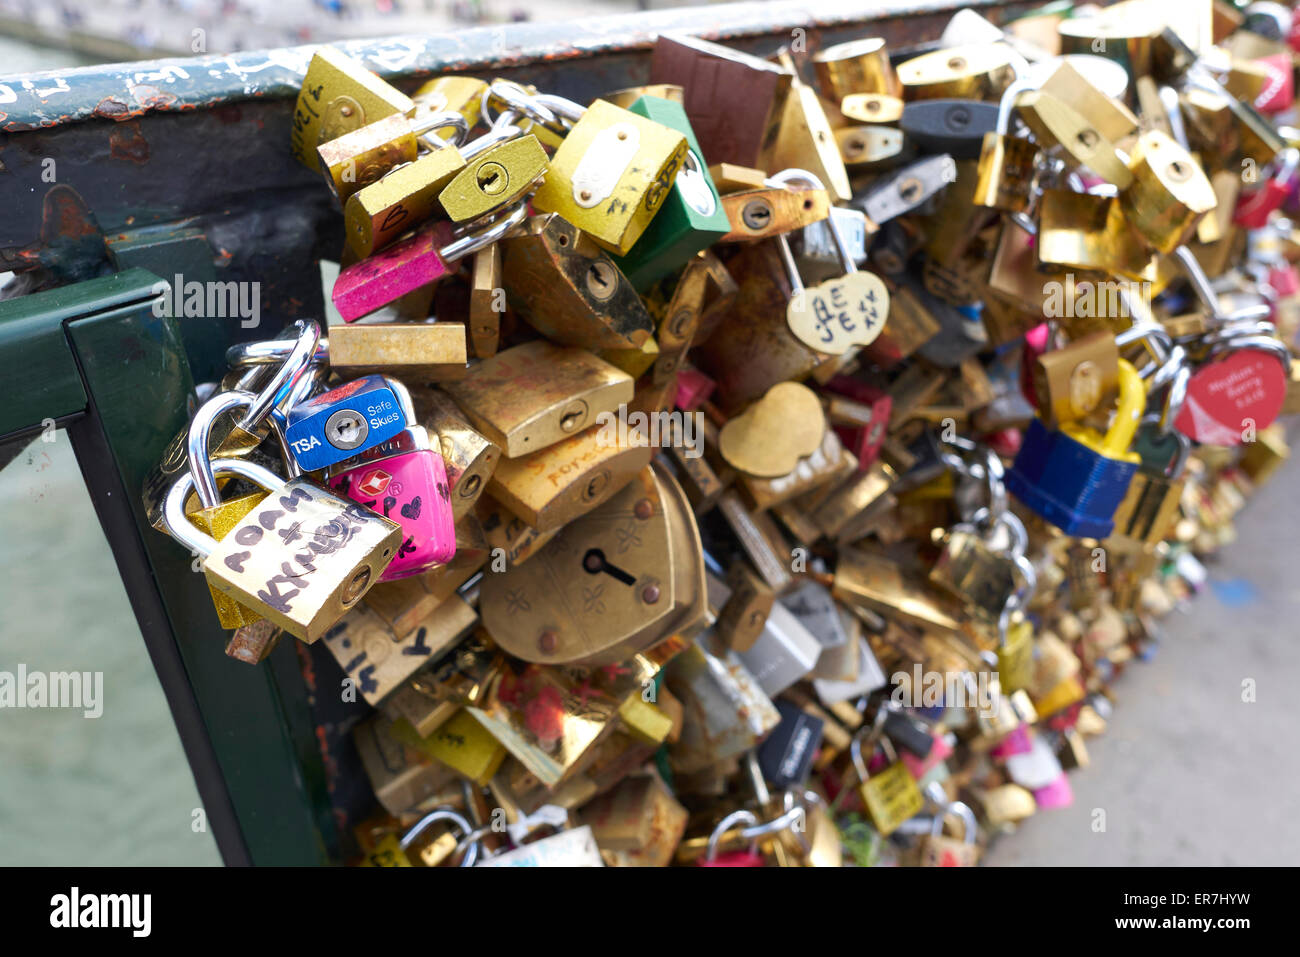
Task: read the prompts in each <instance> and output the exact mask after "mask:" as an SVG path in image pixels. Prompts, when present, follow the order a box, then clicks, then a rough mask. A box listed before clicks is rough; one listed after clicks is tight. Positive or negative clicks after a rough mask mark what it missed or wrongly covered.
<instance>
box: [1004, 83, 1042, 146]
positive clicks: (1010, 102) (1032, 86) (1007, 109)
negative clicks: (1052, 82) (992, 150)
mask: <svg viewBox="0 0 1300 957" xmlns="http://www.w3.org/2000/svg"><path fill="white" fill-rule="evenodd" d="M1041 85H1042V84H1040V83H1038V82H1036V81H1034V80H1032V79H1030V78H1029V77H1024V76H1022V77H1017V78H1016V79H1015V80H1013V81H1012V82H1011V84H1010V85H1009V86H1008V87H1007V88H1006V89H1005V90H1003V91H1002V98H1001V99H1000V100H999V101H998V124H997V126H996V127H995V129H996V130H997V134H998V136H1006V135H1007V134H1008V133H1009V132H1010V130H1011V113H1012V111H1013V110H1015V108H1016V100H1017V99H1018V98H1019V97H1020V94H1021V93H1028V92H1029V91H1030V90H1036V89H1038V87H1039V86H1041Z"/></svg>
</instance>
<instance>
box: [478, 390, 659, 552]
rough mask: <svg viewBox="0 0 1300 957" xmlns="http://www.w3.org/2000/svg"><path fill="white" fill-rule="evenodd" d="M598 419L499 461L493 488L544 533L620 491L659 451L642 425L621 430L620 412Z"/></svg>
mask: <svg viewBox="0 0 1300 957" xmlns="http://www.w3.org/2000/svg"><path fill="white" fill-rule="evenodd" d="M598 418H600V419H601V420H602V421H601V424H599V425H595V426H592V427H591V428H589V429H587V430H586V431H585V432H582V433H580V434H578V435H574V436H571V437H569V438H567V439H564V440H562V441H560V442H557V443H556V444H555V445H552V446H549V447H547V448H545V449H541V450H540V451H537V452H533V453H531V454H530V455H525V456H522V457H521V458H516V459H506V460H504V461H503V462H501V463H499V464H498V466H497V468H496V471H495V472H494V473H493V475H492V479H491V481H490V482H489V483H488V492H489V493H490V494H491V495H492V497H493V498H495V499H496V500H497V501H499V502H500V503H501V504H503V505H505V506H506V507H507V508H508V509H510V511H511V512H513V513H514V514H515V515H517V516H519V517H520V518H521V519H523V520H524V521H525V522H527V523H528V524H529V525H531V526H532V527H533V528H535V529H537V530H538V531H539V532H549V531H553V530H556V529H559V528H560V527H561V526H563V525H566V524H568V523H569V522H571V521H573V520H574V519H576V518H578V517H580V516H582V515H585V514H586V513H587V512H589V511H591V510H592V509H593V508H596V507H597V506H598V505H600V504H601V503H602V502H604V501H605V500H606V499H608V498H609V497H610V496H612V495H615V494H617V493H618V492H619V491H620V490H621V489H622V488H623V486H625V485H627V483H628V482H630V481H632V479H633V478H634V477H635V476H636V475H638V474H639V473H640V472H641V470H642V469H644V468H645V467H646V466H647V465H649V464H650V456H651V455H652V454H653V452H654V450H653V449H652V448H651V447H650V444H649V443H648V442H647V441H646V437H645V436H644V435H643V434H641V432H640V431H638V430H637V429H635V428H627V427H624V428H622V429H620V428H619V426H618V422H617V420H616V418H615V416H613V415H611V414H609V413H604V414H602V415H601V416H599V417H598ZM629 423H630V417H629Z"/></svg>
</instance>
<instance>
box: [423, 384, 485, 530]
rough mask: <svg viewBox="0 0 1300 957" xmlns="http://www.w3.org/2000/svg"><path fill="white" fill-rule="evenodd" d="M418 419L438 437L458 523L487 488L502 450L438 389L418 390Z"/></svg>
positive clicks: (452, 508) (431, 435) (431, 434)
mask: <svg viewBox="0 0 1300 957" xmlns="http://www.w3.org/2000/svg"><path fill="white" fill-rule="evenodd" d="M412 401H413V403H414V404H415V412H416V417H417V419H418V421H419V422H420V424H421V425H423V426H424V428H425V429H426V430H427V431H428V432H429V434H430V437H433V436H437V439H438V442H439V445H440V446H441V448H442V458H443V463H444V466H445V468H446V472H447V484H448V485H449V486H450V488H451V510H452V515H453V516H454V517H455V519H456V521H460V520H461V519H462V518H463V517H465V515H467V514H469V513H470V512H471V511H472V510H473V508H474V504H475V503H476V502H477V501H478V500H479V496H481V495H482V494H483V492H484V490H485V489H486V488H487V485H488V480H489V479H491V478H492V473H493V472H495V471H496V467H497V463H498V462H499V461H500V460H501V449H500V448H499V447H498V446H497V445H495V444H494V443H492V442H490V441H488V440H487V439H486V438H485V437H484V436H483V435H482V434H480V433H479V432H478V431H477V430H475V429H474V427H473V426H471V425H470V424H469V422H468V421H467V420H466V419H465V416H464V414H463V413H462V412H461V410H460V408H459V407H458V406H457V405H456V403H455V402H453V401H452V400H451V398H450V397H449V396H448V395H446V394H445V393H443V392H440V391H438V390H437V389H417V390H416V391H415V393H414V394H413V396H412Z"/></svg>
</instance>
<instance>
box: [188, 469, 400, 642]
mask: <svg viewBox="0 0 1300 957" xmlns="http://www.w3.org/2000/svg"><path fill="white" fill-rule="evenodd" d="M212 465H213V469H214V470H216V471H222V470H230V471H232V472H234V473H236V474H239V475H241V476H243V477H244V478H247V479H249V480H250V481H253V482H255V483H256V484H258V485H261V486H262V487H263V488H265V489H267V490H268V492H270V494H269V495H268V496H267V497H266V498H265V499H263V501H262V502H261V504H259V505H257V506H255V507H254V508H253V510H252V511H250V512H249V513H248V515H247V516H245V518H244V520H243V521H242V522H240V523H239V524H238V525H236V526H235V527H234V528H233V529H231V530H230V531H229V532H228V533H227V535H226V537H225V538H224V539H222V540H221V541H220V542H218V541H216V540H215V539H213V538H212V537H211V536H209V535H205V534H203V533H202V532H200V531H198V529H196V528H194V527H193V526H191V525H190V524H189V522H188V520H187V519H186V518H185V514H184V504H185V499H186V496H187V495H188V494H189V491H190V488H191V487H192V486H193V479H192V478H190V477H189V476H188V473H187V474H186V475H184V476H182V477H181V478H179V479H177V481H176V484H175V485H173V486H172V488H171V490H170V491H169V492H168V493H167V499H166V501H165V502H164V505H163V509H164V516H165V519H166V523H167V527H168V530H169V531H170V533H171V534H172V536H173V537H174V538H175V539H176V540H177V541H179V542H180V543H181V544H182V545H184V546H185V547H186V548H189V549H190V550H191V551H194V552H197V553H198V555H199V556H200V557H201V559H202V568H203V572H204V574H205V575H206V576H207V579H208V582H209V583H211V584H213V585H215V586H216V587H217V589H218V590H220V591H222V592H224V593H225V594H227V595H229V596H231V597H232V598H233V599H235V600H236V601H238V602H240V603H241V604H244V605H247V606H249V607H250V608H251V609H252V610H253V611H255V612H257V613H258V614H260V615H262V616H263V617H264V618H268V619H270V620H271V621H272V622H274V623H275V624H277V625H279V626H280V627H281V628H283V629H284V630H285V631H287V632H289V633H290V634H293V635H295V636H297V637H299V638H301V639H303V640H304V641H307V642H309V643H310V642H313V641H315V640H316V639H317V638H319V637H320V636H321V635H322V634H324V633H325V631H327V630H328V629H329V628H330V627H332V626H333V625H334V623H335V622H336V621H337V620H338V619H339V618H340V617H341V616H342V615H343V614H344V613H345V612H346V611H347V610H348V609H349V608H351V607H352V606H353V605H355V604H356V603H357V602H358V601H359V600H360V599H361V597H362V596H363V595H365V593H366V591H367V590H369V588H370V587H371V586H372V585H374V584H375V583H376V582H377V581H378V580H379V577H380V576H381V575H382V574H383V572H384V569H386V568H387V567H388V564H389V563H390V562H391V561H392V560H393V559H394V558H395V557H396V556H397V548H398V546H399V545H400V544H401V537H402V534H401V528H400V527H399V526H398V525H397V524H396V523H395V522H391V521H389V520H388V519H386V518H383V517H382V516H380V515H376V514H375V513H374V512H371V511H369V510H368V509H366V508H364V507H363V506H361V505H358V504H357V503H355V502H351V501H349V500H347V499H343V498H340V497H338V496H336V495H334V494H333V493H332V492H330V491H328V490H327V489H325V488H324V487H322V486H320V485H318V484H316V483H315V482H312V481H311V480H309V479H306V478H296V479H291V480H290V481H289V482H287V483H286V482H283V481H281V479H280V478H279V477H278V476H277V475H276V474H275V473H274V472H271V471H269V470H267V469H263V468H261V467H260V466H256V465H253V464H252V463H250V462H240V461H239V460H237V459H217V460H215V461H214V462H213V463H212ZM241 470H242V471H241ZM272 533H274V534H272Z"/></svg>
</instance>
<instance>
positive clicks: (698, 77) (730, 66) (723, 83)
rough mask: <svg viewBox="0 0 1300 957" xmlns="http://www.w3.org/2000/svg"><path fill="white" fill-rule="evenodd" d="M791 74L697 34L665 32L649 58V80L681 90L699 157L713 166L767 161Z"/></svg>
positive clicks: (657, 41) (751, 165)
mask: <svg viewBox="0 0 1300 957" xmlns="http://www.w3.org/2000/svg"><path fill="white" fill-rule="evenodd" d="M791 79H792V78H791V76H790V73H789V72H788V71H786V70H785V69H783V68H782V67H780V66H778V65H776V64H774V63H769V62H768V61H766V60H762V59H760V58H758V57H756V56H751V55H750V54H748V53H741V52H740V51H738V50H733V49H731V48H729V47H725V46H722V45H721V44H718V43H710V42H709V41H707V40H701V39H699V38H697V37H688V36H680V35H668V34H661V35H660V36H659V37H658V39H656V41H655V45H654V50H653V51H652V53H651V57H650V82H651V83H672V84H675V85H677V86H680V87H681V88H682V89H683V91H684V94H685V100H684V104H683V105H684V106H685V107H686V115H687V116H688V117H689V118H690V121H691V127H692V128H693V129H694V130H695V132H696V135H697V136H698V137H699V141H700V148H701V150H702V154H701V158H702V159H703V160H704V161H705V162H706V163H708V164H709V165H710V166H712V165H713V164H715V163H737V164H739V165H741V166H748V167H753V168H761V167H762V166H763V163H764V160H765V158H766V156H767V153H768V151H769V150H770V148H771V146H772V144H773V143H774V142H775V139H776V136H777V133H778V127H779V125H780V122H781V119H782V117H783V116H784V115H785V104H786V100H787V98H788V97H789V95H790V85H791Z"/></svg>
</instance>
